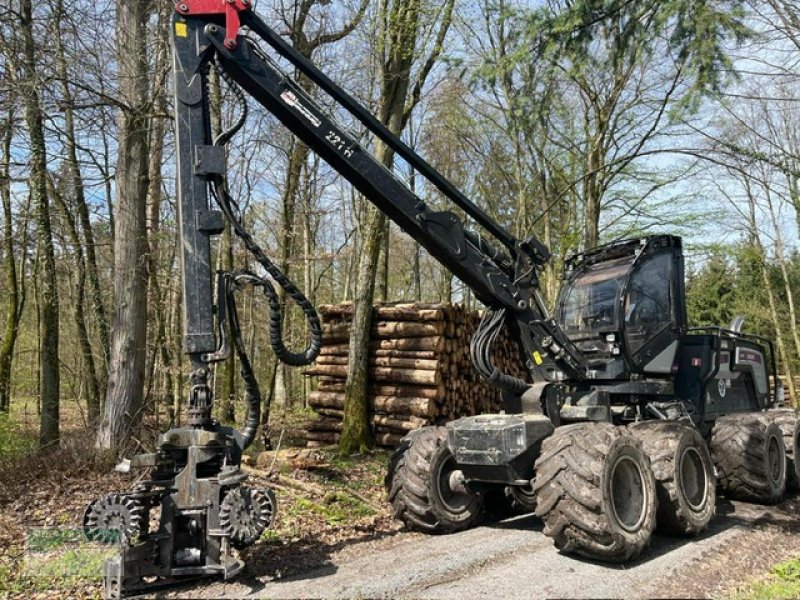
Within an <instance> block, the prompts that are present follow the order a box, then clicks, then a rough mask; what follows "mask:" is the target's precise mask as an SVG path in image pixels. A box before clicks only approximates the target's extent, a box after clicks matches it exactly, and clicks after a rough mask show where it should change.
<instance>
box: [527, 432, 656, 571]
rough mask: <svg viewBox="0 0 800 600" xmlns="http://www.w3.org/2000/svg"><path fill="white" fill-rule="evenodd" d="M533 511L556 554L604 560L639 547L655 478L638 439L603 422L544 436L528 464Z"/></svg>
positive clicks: (647, 530) (651, 523)
mask: <svg viewBox="0 0 800 600" xmlns="http://www.w3.org/2000/svg"><path fill="white" fill-rule="evenodd" d="M534 471H535V473H536V478H535V479H534V484H533V489H534V492H535V493H536V495H537V506H536V515H537V516H539V517H541V518H542V519H543V520H544V525H545V526H544V533H545V535H548V536H550V537H552V538H553V540H554V541H555V545H556V547H557V548H558V549H559V550H561V551H563V552H573V553H576V554H580V555H581V556H585V557H587V558H591V559H595V560H602V561H608V562H624V561H627V560H630V559H632V558H634V557H636V556H637V555H639V554H640V553H641V551H642V550H643V549H644V548H645V547H646V546H647V544H648V543H649V542H650V537H651V536H652V533H653V529H654V527H655V524H656V484H655V479H654V478H653V472H652V470H651V468H650V461H649V459H648V458H647V454H646V453H645V452H644V450H643V449H642V443H641V442H640V441H639V440H638V439H636V438H635V437H634V436H632V435H630V434H629V433H628V432H627V430H626V429H624V428H622V427H615V426H613V425H611V424H610V423H576V424H573V425H564V426H561V427H558V428H556V431H555V433H553V435H552V436H550V437H549V438H547V439H545V440H544V442H543V444H542V451H541V454H540V455H539V458H538V459H537V460H536V464H535V467H534Z"/></svg>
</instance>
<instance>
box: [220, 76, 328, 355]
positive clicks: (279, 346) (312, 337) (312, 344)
mask: <svg viewBox="0 0 800 600" xmlns="http://www.w3.org/2000/svg"><path fill="white" fill-rule="evenodd" d="M216 68H217V70H218V72H219V74H220V77H221V78H222V79H224V80H225V82H226V84H227V85H228V86H229V88H230V89H231V91H232V93H233V94H234V96H236V99H237V102H238V103H239V105H240V106H241V111H240V115H239V118H238V119H237V120H236V122H235V123H234V124H233V126H232V127H230V128H229V129H227V130H226V131H224V132H222V133H221V134H220V135H218V136H217V138H216V139H215V140H214V144H215V145H219V146H222V145H225V144H226V143H227V142H228V141H229V140H230V139H231V138H232V137H233V135H234V134H236V132H237V131H239V129H241V127H242V125H244V122H245V119H246V117H247V102H246V100H245V98H244V95H243V94H242V92H241V90H240V89H239V87H238V86H237V85H236V83H235V82H233V81H232V80H231V79H230V77H229V76H228V74H227V73H226V72H225V70H224V69H223V68H222V66H221V65H220V64H219V63H217V64H216ZM211 183H212V192H213V196H214V198H215V199H216V201H217V204H218V205H219V207H220V209H221V210H222V212H223V214H224V215H225V217H226V218H227V219H228V221H229V222H230V224H231V227H232V228H233V231H234V233H235V234H236V235H237V237H239V239H241V240H242V242H243V243H244V245H245V247H246V248H247V250H248V251H249V252H250V253H251V254H252V255H253V256H254V257H255V259H256V260H257V261H258V263H259V264H260V265H261V266H262V267H263V268H264V270H265V271H266V272H267V273H269V276H270V277H271V278H272V280H273V281H274V282H275V283H277V284H278V285H279V286H281V288H283V290H284V291H285V292H286V294H287V295H288V296H289V297H290V298H291V299H292V301H293V302H295V303H296V304H297V305H298V306H299V307H300V309H301V310H302V311H303V314H304V316H305V318H306V321H307V323H308V329H309V342H308V345H307V346H306V348H305V349H304V350H303V351H302V352H292V351H291V350H289V349H288V348H287V347H286V344H285V343H284V340H283V318H282V308H281V302H280V298H279V297H278V293H277V292H276V290H275V287H274V286H273V285H272V282H271V281H269V279H266V278H261V277H258V276H256V275H255V274H252V273H249V274H248V283H253V284H257V285H259V286H261V287H263V289H264V294H266V296H267V299H268V304H269V339H270V346H271V347H272V350H273V351H274V352H275V355H276V356H277V357H278V360H280V361H281V362H283V363H286V364H287V365H290V366H293V367H299V366H304V365H308V364H311V363H312V362H313V361H314V359H316V358H317V356H318V355H319V351H320V347H321V345H322V325H321V324H320V320H319V316H318V315H317V311H316V309H315V308H314V305H313V304H311V302H310V301H309V300H308V298H306V296H305V295H304V294H303V293H302V292H301V291H300V290H299V289H298V288H297V286H296V285H295V284H294V283H293V282H292V281H291V280H290V279H289V278H288V277H287V276H286V274H285V273H284V272H283V271H281V270H280V268H278V266H277V265H275V264H274V263H273V262H272V261H271V260H270V259H269V258H268V257H267V255H266V254H265V253H264V251H263V250H262V249H261V247H260V246H259V245H258V244H257V243H256V241H255V240H254V239H253V236H251V235H250V233H249V232H248V231H247V230H246V229H245V227H244V225H243V224H242V222H241V220H240V219H239V217H238V215H237V214H236V213H237V210H236V209H238V206H237V204H236V202H235V200H234V199H233V198H232V197H231V195H230V194H229V193H228V190H227V188H226V185H225V180H224V178H223V177H222V176H221V175H220V176H216V177H215V178H214V179H213V180H212V182H211ZM234 207H236V209H235V208H234Z"/></svg>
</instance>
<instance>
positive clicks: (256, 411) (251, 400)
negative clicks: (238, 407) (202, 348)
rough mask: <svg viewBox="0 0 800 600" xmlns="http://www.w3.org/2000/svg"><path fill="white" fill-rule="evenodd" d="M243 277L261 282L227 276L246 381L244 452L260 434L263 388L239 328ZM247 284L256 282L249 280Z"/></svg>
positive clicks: (230, 318) (232, 325) (235, 338)
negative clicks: (238, 295)
mask: <svg viewBox="0 0 800 600" xmlns="http://www.w3.org/2000/svg"><path fill="white" fill-rule="evenodd" d="M243 277H248V278H250V277H252V278H254V279H256V280H257V281H256V282H255V283H256V285H257V284H259V283H260V282H261V280H260V279H259V278H258V277H256V276H255V275H254V274H252V273H239V274H232V273H226V274H225V294H226V295H227V306H228V321H229V323H230V328H231V337H232V338H233V347H234V349H235V350H236V356H237V357H238V358H239V364H240V365H241V370H240V373H241V375H242V379H243V380H244V402H245V406H247V419H246V420H245V424H244V429H243V430H242V450H244V449H245V448H247V447H248V446H249V445H250V444H252V443H253V440H254V439H255V437H256V433H258V426H259V423H260V420H261V388H260V387H259V386H258V380H257V379H256V376H255V373H254V372H253V366H252V365H251V364H250V358H249V357H248V356H247V349H246V348H245V344H244V340H243V339H242V332H241V328H240V327H239V312H238V311H237V310H236V301H235V299H234V297H233V292H234V291H235V289H236V287H237V285H238V284H239V283H240V281H239V279H240V278H243ZM246 283H254V282H252V281H249V280H248V281H247V282H246Z"/></svg>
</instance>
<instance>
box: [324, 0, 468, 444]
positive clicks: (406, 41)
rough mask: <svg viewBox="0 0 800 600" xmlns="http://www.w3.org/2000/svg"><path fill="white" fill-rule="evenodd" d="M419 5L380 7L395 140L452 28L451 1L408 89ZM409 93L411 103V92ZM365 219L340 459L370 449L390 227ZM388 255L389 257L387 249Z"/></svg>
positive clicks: (371, 216) (383, 105) (381, 156)
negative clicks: (373, 356) (371, 390)
mask: <svg viewBox="0 0 800 600" xmlns="http://www.w3.org/2000/svg"><path fill="white" fill-rule="evenodd" d="M421 4H422V3H421V0H410V1H405V0H384V1H382V2H381V5H380V13H381V14H380V22H381V24H382V25H381V26H382V30H381V31H380V32H379V45H380V47H381V50H382V56H381V61H380V64H381V68H382V72H381V98H380V102H379V110H378V119H379V120H380V121H381V122H382V123H383V124H384V125H385V126H386V127H387V128H388V129H389V131H391V132H392V133H393V134H395V135H399V134H400V132H401V131H402V130H403V128H404V127H405V124H406V122H407V121H408V118H409V116H410V115H411V111H412V110H413V109H414V106H415V105H416V104H417V103H418V102H419V98H420V91H421V90H422V87H423V86H424V84H425V78H426V77H427V75H428V73H429V72H430V69H431V68H432V66H433V64H434V62H435V61H436V60H437V59H438V56H439V53H440V52H441V49H442V44H443V42H444V37H445V35H446V34H447V30H448V28H449V27H450V22H451V16H452V8H453V1H452V0H450V1H449V2H447V4H446V5H445V7H444V8H443V9H442V10H443V12H442V15H443V16H442V20H441V24H440V26H439V30H438V32H437V35H436V36H435V40H436V41H435V44H434V47H433V49H432V50H431V53H430V55H429V56H428V57H427V60H425V61H424V63H423V67H422V68H421V69H420V72H419V74H418V75H417V80H416V81H415V82H414V83H413V85H412V82H411V68H412V66H413V64H414V60H415V56H416V54H415V47H416V44H417V40H418V38H419V37H420V35H421V29H423V28H424V27H433V26H434V25H435V23H433V24H432V23H431V22H423V23H422V27H421V24H420V9H421ZM434 21H435V19H434ZM412 89H413V92H412V93H411V97H410V98H409V97H408V96H409V90H412ZM375 157H376V158H377V159H378V161H380V162H381V163H382V164H383V165H384V166H385V167H386V168H387V169H389V170H390V171H391V170H392V166H393V163H394V152H393V151H392V150H391V148H389V147H388V146H386V145H385V144H384V143H382V142H380V141H378V142H376V145H375ZM366 213H367V216H366V222H365V225H364V228H363V235H362V240H363V242H362V247H361V252H360V255H359V263H358V272H357V279H356V297H355V303H354V307H353V321H352V324H351V326H350V348H349V356H350V361H349V364H348V371H347V382H346V384H345V398H346V401H345V406H344V423H343V427H342V435H341V438H340V440H339V453H340V454H343V455H348V454H353V453H355V452H361V451H363V450H365V449H366V448H368V447H371V446H372V444H373V439H372V435H371V432H370V429H369V422H368V418H367V417H368V410H367V382H368V353H369V336H370V330H371V321H372V303H373V300H374V297H375V280H376V278H377V277H376V275H377V273H378V269H377V267H378V258H379V256H380V250H381V247H382V246H384V243H385V241H386V238H387V236H386V234H387V230H388V225H387V219H386V215H384V214H383V213H381V212H380V211H378V210H377V209H376V208H375V207H374V206H373V205H371V204H370V205H369V207H368V208H367V211H366ZM386 251H387V252H388V248H387V249H386Z"/></svg>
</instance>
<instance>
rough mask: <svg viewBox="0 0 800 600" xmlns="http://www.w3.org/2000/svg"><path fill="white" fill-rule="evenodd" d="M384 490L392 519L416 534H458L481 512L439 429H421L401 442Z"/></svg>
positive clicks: (392, 461) (444, 431)
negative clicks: (401, 522) (397, 520)
mask: <svg viewBox="0 0 800 600" xmlns="http://www.w3.org/2000/svg"><path fill="white" fill-rule="evenodd" d="M386 487H387V491H388V494H389V501H390V502H391V503H392V510H393V513H394V516H395V518H397V519H400V520H401V521H403V523H404V524H405V525H406V526H407V527H409V528H410V529H414V530H416V531H423V532H427V533H449V532H453V531H459V530H461V529H466V528H468V527H470V526H471V525H473V524H474V523H475V522H476V521H477V520H478V518H479V517H480V514H481V509H482V499H481V497H480V496H479V495H477V494H476V493H475V492H473V491H472V490H470V489H469V488H468V487H467V486H466V485H465V482H464V476H463V473H462V472H461V470H460V469H459V468H458V464H457V463H456V461H455V458H454V457H453V455H452V453H451V452H450V449H449V448H448V446H447V438H446V430H445V428H444V427H423V428H422V429H418V430H417V431H414V432H412V433H411V434H409V435H407V436H406V437H405V438H403V441H402V442H401V444H400V446H399V447H398V449H397V450H396V451H395V454H394V456H393V457H392V459H391V461H390V463H389V473H388V475H387V476H386Z"/></svg>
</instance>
